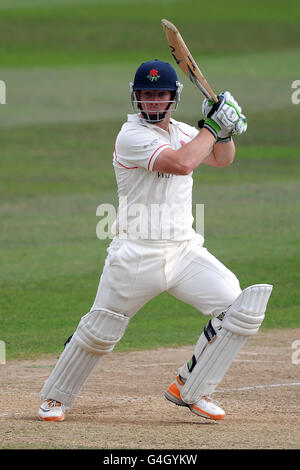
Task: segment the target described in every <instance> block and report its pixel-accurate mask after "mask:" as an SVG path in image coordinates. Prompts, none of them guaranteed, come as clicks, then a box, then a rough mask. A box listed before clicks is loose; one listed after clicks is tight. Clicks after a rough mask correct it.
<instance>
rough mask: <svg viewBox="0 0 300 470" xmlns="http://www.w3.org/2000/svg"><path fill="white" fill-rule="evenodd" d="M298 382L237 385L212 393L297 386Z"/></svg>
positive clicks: (299, 383)
mask: <svg viewBox="0 0 300 470" xmlns="http://www.w3.org/2000/svg"><path fill="white" fill-rule="evenodd" d="M299 385H300V382H291V383H289V384H266V385H253V386H252V387H237V388H224V389H219V390H216V391H215V392H214V393H224V392H239V391H243V390H257V389H259V388H274V387H297V386H299Z"/></svg>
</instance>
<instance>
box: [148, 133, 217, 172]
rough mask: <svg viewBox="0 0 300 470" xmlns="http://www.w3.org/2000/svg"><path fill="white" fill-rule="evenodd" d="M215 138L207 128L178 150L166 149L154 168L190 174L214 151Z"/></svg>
mask: <svg viewBox="0 0 300 470" xmlns="http://www.w3.org/2000/svg"><path fill="white" fill-rule="evenodd" d="M215 141H216V140H215V138H214V136H213V135H212V134H211V132H209V131H208V130H207V129H202V130H201V132H200V133H199V134H198V135H197V136H196V137H195V138H194V139H193V140H192V141H191V142H189V143H187V144H185V145H183V146H182V147H181V148H180V149H178V150H173V149H166V150H164V151H163V152H161V154H160V155H159V156H158V157H157V159H156V161H155V163H154V166H153V170H155V171H162V172H166V173H173V174H189V173H190V172H192V171H193V170H194V169H195V168H197V167H198V166H199V165H200V164H201V163H202V162H203V161H204V160H205V159H206V158H207V156H208V155H209V154H210V153H211V152H212V148H213V145H214V143H215Z"/></svg>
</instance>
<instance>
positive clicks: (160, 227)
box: [38, 60, 272, 421]
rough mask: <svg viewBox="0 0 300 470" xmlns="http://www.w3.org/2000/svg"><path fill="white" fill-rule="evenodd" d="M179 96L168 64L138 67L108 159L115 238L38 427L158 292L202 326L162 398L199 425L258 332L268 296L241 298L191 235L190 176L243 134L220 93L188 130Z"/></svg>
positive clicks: (66, 401) (227, 158)
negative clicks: (114, 193)
mask: <svg viewBox="0 0 300 470" xmlns="http://www.w3.org/2000/svg"><path fill="white" fill-rule="evenodd" d="M181 91H182V85H181V84H180V83H179V81H178V77H177V74H176V72H175V70H174V68H173V67H172V66H171V65H170V64H169V63H166V62H162V61H160V60H151V61H148V62H144V63H142V64H141V65H140V67H139V68H138V69H137V71H136V73H135V76H134V80H133V83H131V102H132V106H133V109H134V113H133V114H130V115H128V120H127V122H125V123H124V124H123V126H122V128H121V130H120V132H119V134H118V136H117V138H116V142H115V148H114V153H113V167H114V171H115V176H116V181H117V185H118V196H119V208H118V214H117V218H116V221H115V223H114V226H113V230H114V234H115V235H114V238H113V239H112V241H111V243H110V246H109V248H108V254H107V258H106V261H105V265H104V268H103V272H102V275H101V278H100V282H99V286H98V291H97V293H96V297H95V300H94V303H93V305H92V307H91V309H90V311H89V312H88V313H87V314H86V315H84V316H83V317H82V318H81V320H80V322H79V324H78V326H77V329H76V331H75V332H74V334H73V336H72V338H71V340H70V342H69V343H68V344H67V345H66V347H65V349H64V350H63V352H62V354H61V356H60V357H59V359H58V361H57V364H56V366H55V367H54V369H53V371H52V373H51V374H50V377H49V378H48V380H47V381H46V382H45V384H44V386H43V388H42V390H41V393H40V397H41V400H42V404H41V406H40V409H39V413H38V414H39V418H40V419H42V420H45V421H63V419H64V418H65V413H66V411H67V410H70V409H71V408H72V405H73V403H74V401H75V399H76V397H77V396H78V394H79V392H80V390H81V388H82V386H83V385H84V383H85V382H86V380H87V379H88V377H89V376H90V374H91V372H92V371H93V370H94V368H95V367H96V366H97V365H98V363H99V361H100V360H101V359H102V358H103V357H104V356H105V355H106V354H107V353H109V352H110V351H112V350H113V349H114V347H115V345H116V344H117V343H118V342H119V341H120V340H121V338H122V337H123V335H124V333H125V330H126V327H127V325H128V323H129V321H130V319H131V318H132V317H133V316H134V315H135V314H136V313H137V312H138V311H139V310H140V309H141V308H142V307H143V305H145V304H146V303H147V302H149V301H150V300H151V299H152V298H154V297H155V296H157V295H159V294H160V293H162V292H168V293H169V294H171V295H173V296H174V297H176V298H177V299H179V300H181V301H182V302H185V303H187V304H189V305H192V306H193V307H195V308H196V309H197V310H198V311H199V312H201V313H202V314H203V315H206V316H207V318H208V321H207V324H206V326H205V327H204V330H203V331H202V332H199V339H198V341H197V343H196V345H195V348H194V353H193V355H192V357H191V358H187V362H186V363H184V364H183V365H181V366H180V367H179V368H178V373H177V376H176V377H175V378H174V380H173V382H172V383H171V385H170V386H169V388H168V389H167V390H166V391H165V397H166V398H167V399H168V400H169V401H170V402H172V403H174V404H176V405H180V406H184V407H187V408H188V409H189V410H190V411H191V412H193V413H196V414H197V415H199V416H201V417H203V418H208V419H213V420H222V419H224V418H225V411H224V410H223V409H222V408H221V407H220V406H219V405H218V404H217V403H215V402H214V401H213V400H212V399H211V398H210V395H211V394H213V392H214V391H215V389H216V388H217V387H218V385H219V384H220V382H221V381H222V379H223V377H224V375H225V373H226V371H227V370H228V369H229V367H230V365H231V364H232V362H233V360H234V358H235V356H236V355H237V354H238V352H239V351H240V349H241V348H242V347H243V345H244V343H245V342H246V341H247V339H248V338H249V337H250V336H252V335H254V334H255V333H256V332H257V331H258V330H259V328H260V325H261V323H262V321H263V319H264V315H265V311H266V307H267V303H268V300H269V297H270V295H271V291H272V286H271V285H269V284H255V285H252V286H249V287H247V288H246V289H244V290H241V288H240V284H239V281H238V279H237V277H236V276H235V275H234V274H233V273H232V272H231V271H230V270H229V269H228V268H227V267H226V266H224V265H223V264H222V263H221V262H220V261H219V260H218V259H216V258H215V257H214V256H213V255H212V254H211V253H210V252H209V251H208V250H207V249H206V248H205V247H204V239H203V237H202V235H200V234H198V233H196V231H195V230H194V228H193V222H194V220H193V216H192V187H193V170H195V168H197V167H199V166H200V167H201V165H210V166H212V167H215V168H216V171H221V170H219V169H220V168H222V167H225V166H227V165H230V164H231V163H232V162H233V161H234V157H235V145H234V141H233V138H232V136H234V135H241V134H243V133H244V132H245V131H246V129H247V121H246V118H245V116H244V115H243V114H242V112H241V107H240V106H239V104H238V103H237V102H236V100H235V99H234V98H233V97H232V96H231V94H230V93H229V92H228V91H226V92H224V93H221V94H220V95H219V96H218V102H217V103H214V102H212V101H210V100H208V99H205V100H204V102H203V105H202V116H201V117H203V119H202V120H201V121H199V129H198V128H195V127H192V126H190V125H188V124H186V123H183V122H178V121H176V120H175V119H173V118H172V117H171V115H172V113H173V112H174V111H176V109H177V107H178V103H179V101H180V95H181ZM182 314H183V315H184V310H183V312H182ZM195 328H196V325H195ZM157 367H158V368H159V364H157ZM111 373H113V371H111Z"/></svg>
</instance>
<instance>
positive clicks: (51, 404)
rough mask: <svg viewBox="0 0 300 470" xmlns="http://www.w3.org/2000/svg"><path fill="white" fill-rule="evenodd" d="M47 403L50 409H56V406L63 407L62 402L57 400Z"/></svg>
mask: <svg viewBox="0 0 300 470" xmlns="http://www.w3.org/2000/svg"><path fill="white" fill-rule="evenodd" d="M47 403H48V406H49V408H54V407H55V406H61V402H60V401H56V400H47Z"/></svg>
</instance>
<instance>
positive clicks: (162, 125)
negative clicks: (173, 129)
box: [155, 116, 170, 132]
mask: <svg viewBox="0 0 300 470" xmlns="http://www.w3.org/2000/svg"><path fill="white" fill-rule="evenodd" d="M169 124H170V117H169V116H166V117H165V119H164V120H163V121H160V122H157V123H155V125H156V126H157V127H160V128H161V129H163V130H164V131H166V132H169Z"/></svg>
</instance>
